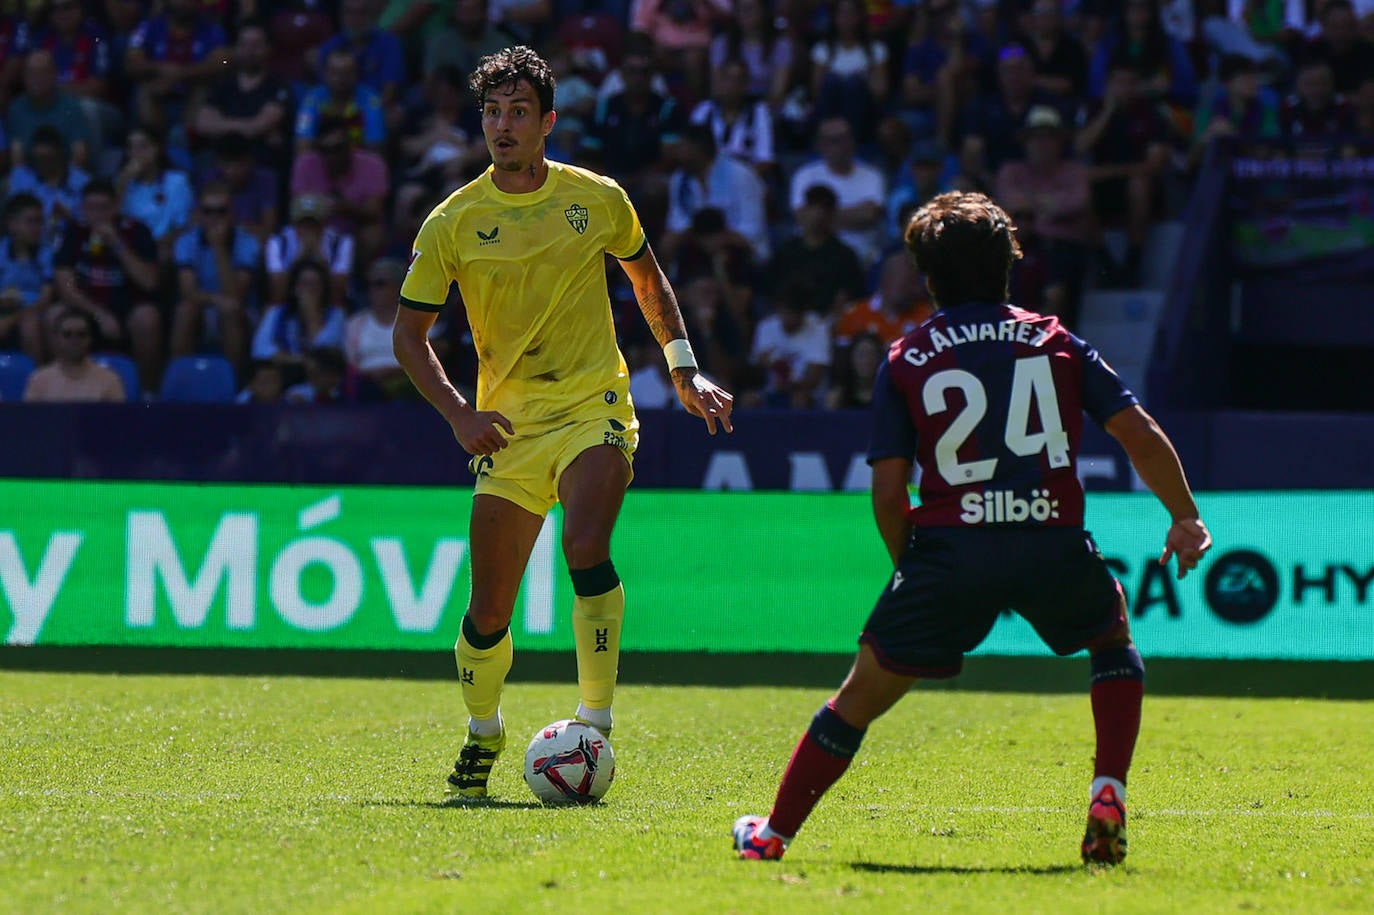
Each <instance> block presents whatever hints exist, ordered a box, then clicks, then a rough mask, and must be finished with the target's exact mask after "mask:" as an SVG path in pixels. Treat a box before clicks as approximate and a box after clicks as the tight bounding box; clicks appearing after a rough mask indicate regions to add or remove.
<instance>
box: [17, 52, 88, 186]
mask: <svg viewBox="0 0 1374 915" xmlns="http://www.w3.org/2000/svg"><path fill="white" fill-rule="evenodd" d="M23 73H24V92H23V94H22V95H20V96H19V97H18V98H16V99H15V100H14V101H13V102H11V103H10V107H9V110H8V111H7V112H6V113H5V127H6V128H7V129H8V131H9V138H10V163H11V164H12V165H23V164H24V163H26V162H27V159H26V155H27V154H28V151H29V146H30V144H31V143H32V142H33V137H34V134H35V133H37V132H38V130H39V129H40V128H42V127H45V126H48V127H52V128H54V129H55V130H56V131H57V132H58V133H59V134H60V135H61V136H62V139H63V140H64V141H65V143H66V147H67V149H68V150H69V151H70V153H71V161H72V164H74V165H77V166H85V165H86V163H87V162H88V161H89V160H90V154H91V151H92V148H93V147H94V145H95V137H94V134H93V132H92V130H91V123H90V119H89V118H88V117H87V116H86V111H85V109H84V108H82V106H81V102H80V100H79V99H77V98H76V97H75V96H74V95H71V94H70V93H68V92H65V91H62V90H59V89H58V82H57V65H56V63H55V62H54V60H53V55H52V52H51V51H45V50H38V51H31V52H30V53H29V56H28V57H26V58H24V69H23Z"/></svg>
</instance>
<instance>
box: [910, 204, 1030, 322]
mask: <svg viewBox="0 0 1374 915" xmlns="http://www.w3.org/2000/svg"><path fill="white" fill-rule="evenodd" d="M905 237H906V247H907V250H908V251H910V252H911V255H912V257H914V258H916V266H917V267H918V268H920V270H921V273H923V274H925V276H926V281H927V282H928V283H929V285H930V293H931V295H932V296H934V298H935V303H936V304H937V305H938V306H940V307H941V308H949V307H951V306H954V305H962V304H964V303H965V302H988V303H992V304H1000V303H1002V302H1005V301H1006V300H1007V296H1008V286H1009V283H1010V280H1011V266H1012V264H1013V263H1015V262H1016V260H1017V259H1018V258H1020V257H1021V246H1020V245H1019V244H1017V242H1016V226H1015V224H1013V223H1012V221H1011V217H1010V216H1008V215H1007V212H1006V210H1003V209H1002V208H1001V207H999V206H998V205H997V204H995V203H993V202H992V200H991V199H990V198H989V197H988V196H987V195H986V194H978V193H971V192H966V191H950V192H948V193H945V194H938V195H936V196H935V197H932V198H931V199H930V201H929V202H927V203H926V205H925V206H923V207H921V208H920V209H919V210H917V211H916V213H915V215H913V216H912V217H911V221H910V222H908V223H907V227H906V236H905Z"/></svg>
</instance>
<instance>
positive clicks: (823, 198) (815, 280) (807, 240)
mask: <svg viewBox="0 0 1374 915" xmlns="http://www.w3.org/2000/svg"><path fill="white" fill-rule="evenodd" d="M838 209H839V198H837V197H836V196H835V192H834V190H832V189H831V188H830V187H829V186H828V185H825V184H813V185H811V186H810V187H808V188H806V189H805V190H804V191H803V192H802V200H801V206H799V207H797V208H796V211H795V215H796V220H797V227H798V229H799V231H798V233H797V234H796V235H795V236H793V237H792V238H789V239H787V240H786V241H784V242H782V243H781V244H779V245H778V249H777V252H776V253H775V254H774V255H773V259H772V261H770V262H769V264H768V272H767V276H768V278H769V280H770V281H771V282H772V283H773V284H774V285H773V291H775V292H776V291H780V289H781V288H782V286H783V285H784V284H785V283H787V282H789V281H792V280H795V281H797V283H798V285H799V287H800V288H801V289H803V290H805V292H806V301H805V303H804V304H805V307H806V309H807V310H808V311H812V312H815V313H816V314H819V315H822V316H828V315H830V314H832V313H834V312H836V311H838V310H839V308H840V307H841V306H842V305H843V304H844V303H845V302H852V301H853V300H855V299H857V298H859V297H861V296H862V295H863V294H864V270H863V265H862V264H861V263H860V262H859V255H858V254H856V253H855V252H854V249H853V248H851V247H850V246H849V245H847V244H845V243H844V241H842V240H841V239H840V238H839V236H837V235H836V234H835V216H836V211H837V210H838Z"/></svg>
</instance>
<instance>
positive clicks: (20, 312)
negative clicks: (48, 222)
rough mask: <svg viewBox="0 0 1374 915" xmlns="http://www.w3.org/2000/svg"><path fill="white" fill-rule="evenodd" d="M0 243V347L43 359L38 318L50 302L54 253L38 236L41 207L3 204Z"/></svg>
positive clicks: (22, 198) (16, 201)
mask: <svg viewBox="0 0 1374 915" xmlns="http://www.w3.org/2000/svg"><path fill="white" fill-rule="evenodd" d="M4 213H5V237H4V238H0V347H2V348H4V349H7V350H16V349H20V350H23V351H24V352H25V353H26V354H27V355H28V356H29V358H30V359H32V360H33V361H34V362H39V361H40V360H41V358H42V355H43V327H42V323H41V322H42V319H43V315H44V314H45V313H46V311H47V309H48V306H50V305H51V304H52V301H53V286H52V281H53V268H52V261H53V249H52V246H51V245H50V244H48V243H47V241H46V240H45V239H44V237H43V205H42V204H41V203H39V202H38V198H37V197H35V196H33V195H32V194H16V195H14V196H13V197H11V198H10V199H9V200H7V201H5V211H4Z"/></svg>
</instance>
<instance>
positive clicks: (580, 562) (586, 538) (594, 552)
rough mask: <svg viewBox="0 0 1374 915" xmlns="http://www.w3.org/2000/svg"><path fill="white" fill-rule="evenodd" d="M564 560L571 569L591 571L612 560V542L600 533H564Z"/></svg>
mask: <svg viewBox="0 0 1374 915" xmlns="http://www.w3.org/2000/svg"><path fill="white" fill-rule="evenodd" d="M563 558H564V559H566V560H567V561H568V568H570V569H589V568H591V567H592V566H597V565H600V564H601V563H603V562H605V561H606V560H608V559H610V558H611V541H610V539H609V538H607V537H603V536H601V535H600V534H599V533H582V532H573V533H570V532H568V531H564V533H563Z"/></svg>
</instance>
